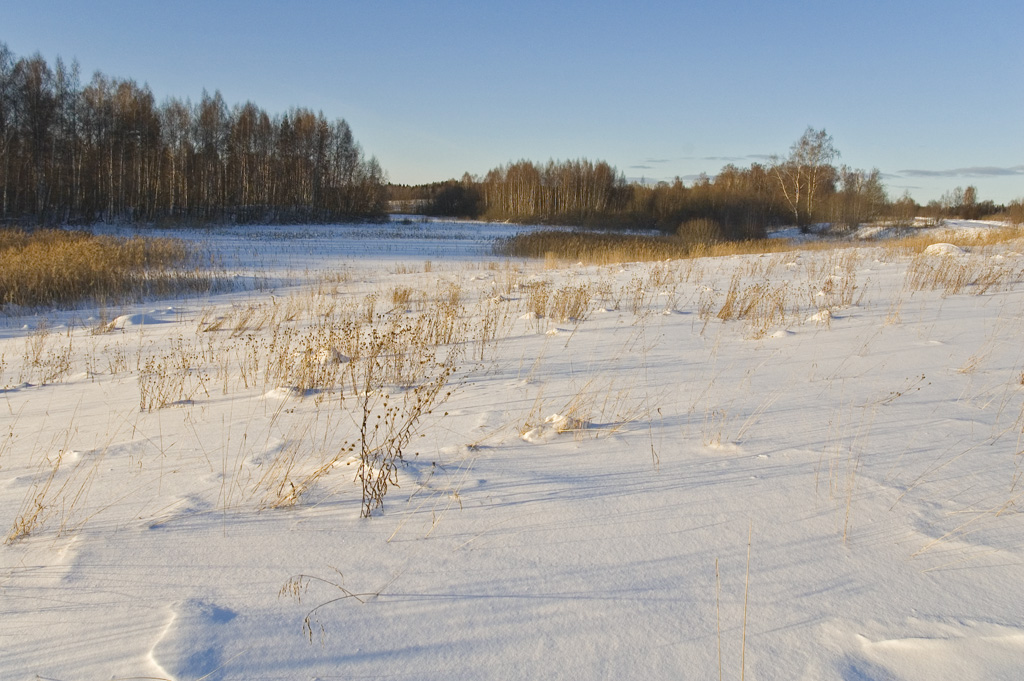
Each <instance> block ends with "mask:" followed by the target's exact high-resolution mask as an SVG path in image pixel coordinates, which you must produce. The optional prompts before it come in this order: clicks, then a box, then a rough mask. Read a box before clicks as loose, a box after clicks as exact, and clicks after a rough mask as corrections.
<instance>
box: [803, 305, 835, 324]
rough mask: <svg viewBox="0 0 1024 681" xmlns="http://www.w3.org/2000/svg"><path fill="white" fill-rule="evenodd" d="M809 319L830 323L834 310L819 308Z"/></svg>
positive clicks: (817, 322)
mask: <svg viewBox="0 0 1024 681" xmlns="http://www.w3.org/2000/svg"><path fill="white" fill-rule="evenodd" d="M807 321H809V322H814V323H815V324H828V323H829V322H830V321H832V311H831V310H829V309H828V308H825V309H823V310H818V311H817V312H815V313H814V314H812V315H811V316H810V317H808V318H807Z"/></svg>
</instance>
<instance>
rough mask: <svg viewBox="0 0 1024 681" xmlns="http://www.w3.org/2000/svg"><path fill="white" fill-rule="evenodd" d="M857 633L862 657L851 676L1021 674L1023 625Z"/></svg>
mask: <svg viewBox="0 0 1024 681" xmlns="http://www.w3.org/2000/svg"><path fill="white" fill-rule="evenodd" d="M857 638H858V640H859V643H860V656H859V657H860V658H861V660H862V661H863V662H862V663H861V664H858V662H860V661H858V662H854V663H853V667H854V669H853V670H852V671H854V672H855V675H854V676H852V677H851V678H857V679H861V678H863V679H867V678H885V679H895V680H898V681H934V680H937V679H949V680H950V681H952V679H957V681H982V680H985V681H990V680H993V679H1002V680H1005V681H1010V679H1019V678H1020V673H1021V667H1020V661H1021V660H1024V630H1021V629H1015V628H1010V627H1002V626H997V625H993V624H982V625H978V626H968V627H963V626H942V627H939V628H938V629H937V630H936V631H933V632H929V633H928V634H926V635H919V636H914V637H912V638H909V637H908V638H892V639H887V640H881V641H871V640H869V639H867V638H866V637H864V636H858V637H857ZM866 672H867V673H866ZM879 672H880V673H879Z"/></svg>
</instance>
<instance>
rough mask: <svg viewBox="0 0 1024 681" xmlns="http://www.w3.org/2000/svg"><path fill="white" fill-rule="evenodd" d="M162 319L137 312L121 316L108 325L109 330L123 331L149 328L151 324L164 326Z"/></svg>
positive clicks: (164, 322)
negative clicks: (125, 329)
mask: <svg viewBox="0 0 1024 681" xmlns="http://www.w3.org/2000/svg"><path fill="white" fill-rule="evenodd" d="M166 323H167V322H166V321H165V320H163V319H157V318H156V317H154V316H153V315H150V314H145V313H143V312H138V313H136V314H123V315H121V316H120V317H117V318H116V319H114V321H112V322H111V323H110V328H111V329H124V328H127V327H131V326H149V325H152V324H166Z"/></svg>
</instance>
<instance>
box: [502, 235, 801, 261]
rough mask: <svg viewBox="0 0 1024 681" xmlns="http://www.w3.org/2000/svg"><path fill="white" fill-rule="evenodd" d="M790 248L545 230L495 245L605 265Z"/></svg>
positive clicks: (525, 254)
mask: <svg viewBox="0 0 1024 681" xmlns="http://www.w3.org/2000/svg"><path fill="white" fill-rule="evenodd" d="M793 248H794V246H793V245H792V244H791V243H790V242H788V241H786V240H784V239H759V240H756V241H730V242H720V243H710V244H706V243H692V242H686V241H683V240H681V239H679V238H678V237H674V236H646V235H640V234H621V233H615V232H580V231H562V230H548V231H537V232H526V233H521V234H516V235H514V236H511V237H508V238H505V239H500V240H498V241H497V243H496V244H495V247H494V252H495V253H496V254H498V255H503V256H507V257H517V258H542V259H545V262H552V261H556V260H571V261H574V262H582V263H584V264H589V265H607V264H610V263H616V262H648V261H656V260H673V259H681V258H702V257H715V256H724V255H742V254H748V253H775V252H779V251H787V250H793Z"/></svg>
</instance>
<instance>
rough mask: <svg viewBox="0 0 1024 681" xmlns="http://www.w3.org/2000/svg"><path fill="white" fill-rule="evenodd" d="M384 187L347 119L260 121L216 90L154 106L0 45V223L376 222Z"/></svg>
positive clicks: (145, 92)
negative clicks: (229, 104)
mask: <svg viewBox="0 0 1024 681" xmlns="http://www.w3.org/2000/svg"><path fill="white" fill-rule="evenodd" d="M386 187H387V185H386V178H385V175H384V172H383V171H382V170H381V168H380V165H379V164H378V163H377V161H376V159H374V158H369V159H367V158H365V157H364V155H363V152H362V149H361V148H360V146H359V144H358V143H357V142H356V141H355V139H354V138H353V136H352V131H351V129H350V128H349V125H348V123H346V122H345V121H344V120H341V119H339V120H334V121H328V120H327V119H326V118H325V117H324V116H323V114H322V113H315V114H314V113H313V112H312V111H310V110H309V109H304V108H294V109H291V110H290V111H288V112H287V113H285V114H281V115H273V116H271V115H270V114H268V113H267V112H266V111H264V110H263V109H262V108H260V107H258V106H257V105H255V104H253V103H252V102H246V103H245V104H242V105H235V106H233V107H230V108H229V106H228V105H227V103H226V102H225V101H224V99H223V97H222V96H221V94H220V92H215V93H214V94H213V95H210V94H208V93H207V92H205V91H204V92H203V95H202V98H201V99H200V101H199V102H198V103H192V102H191V101H189V100H185V101H182V100H180V99H176V98H170V99H168V100H166V101H165V102H163V103H162V104H159V105H157V104H156V103H155V102H154V98H153V94H152V92H151V91H150V89H149V87H148V86H146V85H141V86H140V85H138V84H137V83H136V82H135V81H133V80H122V79H118V78H111V77H108V76H105V75H104V74H102V73H100V72H97V73H96V74H95V75H94V76H93V77H92V80H90V81H89V82H88V83H87V84H86V85H84V86H83V85H82V84H81V82H80V75H79V69H78V65H77V64H76V63H72V64H71V65H70V66H68V65H66V64H65V63H64V62H63V61H62V60H61V59H59V58H58V60H57V63H56V66H55V67H54V68H52V69H51V68H50V66H49V65H48V64H47V63H46V61H45V60H44V59H43V58H42V57H41V56H39V55H38V54H37V55H35V56H32V57H28V58H16V57H15V55H13V54H12V53H11V51H10V50H9V49H8V48H7V46H6V45H4V44H3V43H0V223H6V224H11V223H27V224H76V223H93V222H102V221H108V222H109V221H129V222H157V223H159V222H162V221H174V222H198V223H204V222H242V223H245V222H257V221H259V222H266V221H270V222H291V221H299V220H301V221H314V222H324V221H334V220H339V219H343V218H375V217H380V216H383V215H384V214H385V212H386V208H387V189H386Z"/></svg>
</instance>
